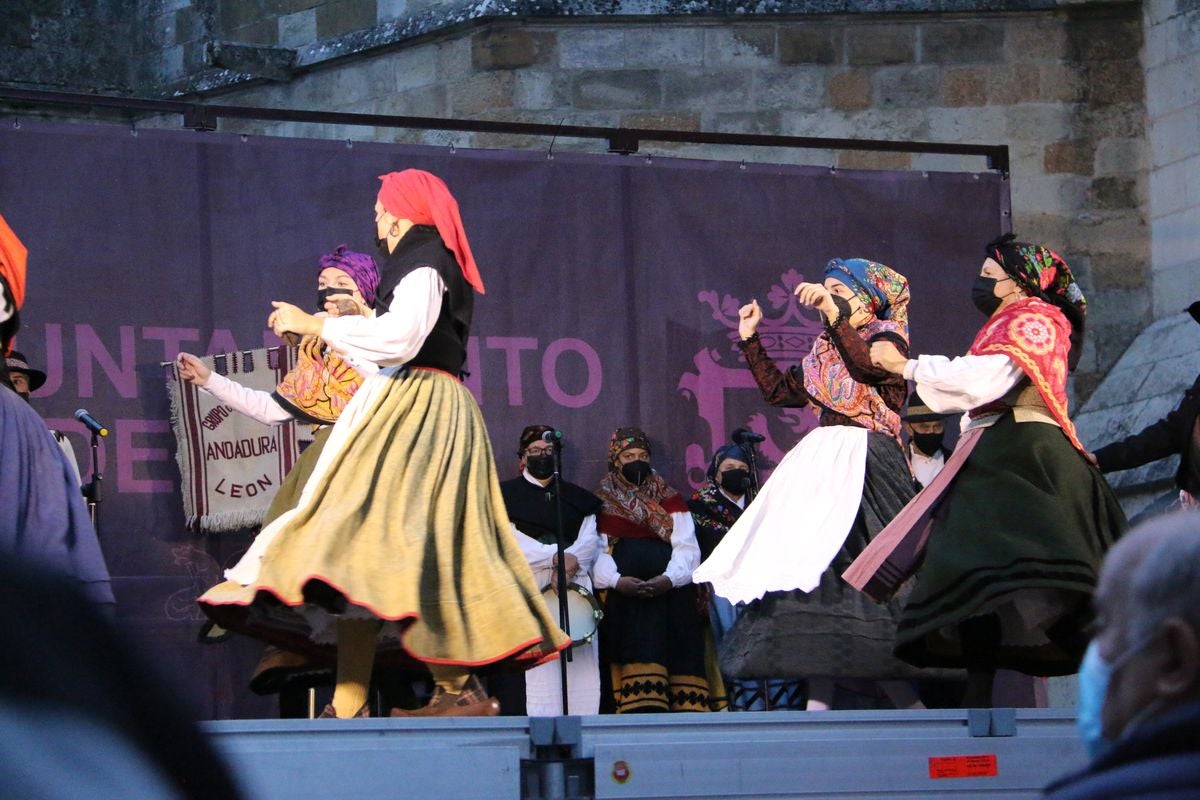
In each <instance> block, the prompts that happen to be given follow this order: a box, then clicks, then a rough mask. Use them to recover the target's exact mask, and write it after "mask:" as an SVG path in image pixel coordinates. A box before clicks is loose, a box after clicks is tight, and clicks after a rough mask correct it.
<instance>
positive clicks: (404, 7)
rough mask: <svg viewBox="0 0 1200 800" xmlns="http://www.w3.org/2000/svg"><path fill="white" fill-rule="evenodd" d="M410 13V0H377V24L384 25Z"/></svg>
mask: <svg viewBox="0 0 1200 800" xmlns="http://www.w3.org/2000/svg"><path fill="white" fill-rule="evenodd" d="M407 13H408V0H375V22H376V24H382V23H384V22H391V21H392V20H394V19H400V18H402V17H404V16H405V14H407Z"/></svg>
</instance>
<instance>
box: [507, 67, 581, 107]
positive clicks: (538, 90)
mask: <svg viewBox="0 0 1200 800" xmlns="http://www.w3.org/2000/svg"><path fill="white" fill-rule="evenodd" d="M516 81H517V85H516V87H514V94H513V104H514V105H515V106H516V107H517V108H521V109H532V110H545V109H550V108H564V107H567V106H570V104H571V85H570V79H569V78H568V77H567V76H566V75H565V74H563V72H561V71H560V70H541V69H523V70H519V71H518V72H517V73H516Z"/></svg>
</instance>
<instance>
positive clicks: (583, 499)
mask: <svg viewBox="0 0 1200 800" xmlns="http://www.w3.org/2000/svg"><path fill="white" fill-rule="evenodd" d="M556 486H557V484H556V483H555V482H554V481H551V482H550V485H549V486H539V485H537V484H534V483H530V482H529V479H528V478H526V477H525V476H524V475H521V476H519V477H516V478H513V479H512V480H509V481H503V482H502V483H501V484H500V494H502V495H504V506H505V508H506V509H507V510H508V518H509V519H511V520H512V522H513V524H514V525H516V526H517V530H519V531H520V532H521V533H523V534H525V535H526V536H529V537H530V538H533V539H537V540H538V541H539V542H541V543H542V544H554V532H555V530H557V528H558V512H557V511H556V510H555V502H554V489H555V488H556ZM562 501H563V502H562V511H563V543H564V546H568V545H571V544H574V543H575V540H576V539H578V538H579V526H580V525H582V524H583V520H584V518H585V517H588V516H591V515H592V514H598V513H599V512H600V498H599V497H596V495H594V494H592V493H591V492H589V491H588V490H587V489H584V488H583V487H581V486H576V485H575V484H573V483H564V484H563V496H562Z"/></svg>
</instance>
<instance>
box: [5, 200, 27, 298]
mask: <svg viewBox="0 0 1200 800" xmlns="http://www.w3.org/2000/svg"><path fill="white" fill-rule="evenodd" d="M28 253H29V251H28V250H26V249H25V245H23V244H21V240H20V239H18V238H17V235H16V234H15V233H13V230H12V228H10V227H8V223H7V222H5V220H4V216H3V215H2V214H0V275H3V276H4V280H6V281H8V285H9V286H11V287H12V293H13V299H14V300H16V302H17V308H20V307H21V306H22V304H24V302H25V261H26V257H27V255H28Z"/></svg>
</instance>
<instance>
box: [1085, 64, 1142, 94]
mask: <svg viewBox="0 0 1200 800" xmlns="http://www.w3.org/2000/svg"><path fill="white" fill-rule="evenodd" d="M1080 74H1081V76H1082V85H1083V100H1084V101H1085V102H1088V103H1093V104H1096V105H1111V104H1115V103H1138V104H1141V103H1142V102H1143V101H1144V99H1145V96H1146V81H1145V78H1144V76H1143V74H1142V68H1141V65H1140V64H1139V63H1138V62H1137V61H1095V62H1089V63H1086V64H1084V65H1083V66H1082V67H1081V70H1080Z"/></svg>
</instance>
